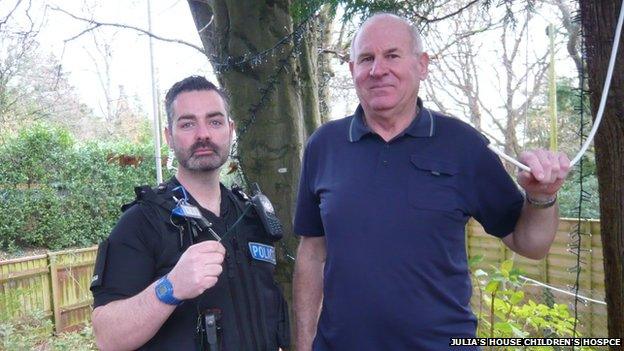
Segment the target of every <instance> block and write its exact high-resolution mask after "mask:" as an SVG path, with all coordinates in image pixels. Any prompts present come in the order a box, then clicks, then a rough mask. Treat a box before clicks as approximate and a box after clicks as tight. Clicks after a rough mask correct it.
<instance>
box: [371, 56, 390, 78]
mask: <svg viewBox="0 0 624 351" xmlns="http://www.w3.org/2000/svg"><path fill="white" fill-rule="evenodd" d="M386 73H388V66H387V65H386V63H385V62H384V60H383V59H381V58H376V59H375V61H373V65H372V66H371V70H370V72H369V74H370V76H371V77H381V76H383V75H385V74H386Z"/></svg>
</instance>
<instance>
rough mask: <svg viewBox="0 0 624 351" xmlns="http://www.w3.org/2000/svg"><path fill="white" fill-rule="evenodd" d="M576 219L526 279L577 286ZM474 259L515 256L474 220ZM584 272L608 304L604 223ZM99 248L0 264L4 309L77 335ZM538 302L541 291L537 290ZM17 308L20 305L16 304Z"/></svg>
mask: <svg viewBox="0 0 624 351" xmlns="http://www.w3.org/2000/svg"><path fill="white" fill-rule="evenodd" d="M576 223H577V222H576V220H562V221H561V223H560V225H559V229H558V233H557V237H556V239H555V242H554V244H553V246H552V249H551V251H550V253H549V254H548V256H547V257H546V259H544V260H542V261H533V260H529V259H525V258H522V257H520V256H516V257H515V266H516V267H519V268H520V269H522V270H523V271H524V272H526V274H525V275H526V276H527V277H529V278H533V279H536V280H539V281H541V282H543V283H546V284H549V285H552V286H556V287H559V288H562V289H564V290H567V289H568V287H570V286H573V285H574V282H575V279H576V272H574V271H571V268H572V267H575V265H576V257H575V256H574V255H573V254H572V253H571V252H569V244H570V243H571V238H570V236H569V233H570V232H571V231H572V229H574V226H575V225H576ZM466 232H467V240H466V244H467V249H468V255H469V257H474V256H476V255H483V257H484V259H483V261H482V262H481V263H480V266H481V267H482V268H486V269H487V268H490V266H492V265H494V266H497V265H498V263H500V262H501V261H502V260H504V259H508V258H511V257H512V252H511V251H509V250H508V249H507V248H506V247H505V246H504V245H503V244H502V243H501V241H500V240H499V239H497V238H494V237H492V236H489V235H487V234H485V232H484V231H483V228H482V227H481V226H480V225H479V224H478V223H477V222H474V221H471V222H470V223H469V224H468V226H467V230H466ZM581 232H582V233H583V236H582V250H581V261H582V262H583V263H582V267H583V269H582V270H581V276H580V289H581V294H582V295H585V296H587V297H590V298H593V299H596V300H600V301H604V273H603V266H602V245H601V241H600V222H599V221H596V220H585V221H582V222H581ZM96 250H97V247H91V248H87V249H81V250H73V251H63V252H51V253H48V254H45V255H40V256H34V257H27V258H20V259H14V260H9V261H5V262H0V310H4V311H10V312H11V313H13V314H18V313H20V312H21V311H35V310H39V311H44V312H45V313H46V314H47V315H48V316H49V317H50V318H52V320H53V322H54V326H55V330H56V331H57V332H60V331H68V330H73V329H75V328H78V327H80V326H81V325H82V324H83V323H84V322H85V321H88V320H89V318H90V314H91V302H92V298H91V292H90V291H89V285H90V281H91V276H92V272H93V265H94V263H95V257H96ZM533 290H534V294H533V295H534V297H535V298H536V299H537V300H539V299H540V294H541V289H533ZM553 293H554V295H555V298H556V302H558V303H570V304H571V303H572V301H573V298H572V297H569V296H566V295H564V294H561V293H558V292H556V291H555V292H553ZM16 299H17V300H18V303H17V304H16V303H15V300H16ZM606 314H607V312H606V306H604V305H600V304H595V303H588V304H579V316H580V318H579V319H580V321H581V325H580V330H581V332H582V333H583V335H585V336H593V337H606V336H607V335H606V334H607V324H606V321H607V316H606Z"/></svg>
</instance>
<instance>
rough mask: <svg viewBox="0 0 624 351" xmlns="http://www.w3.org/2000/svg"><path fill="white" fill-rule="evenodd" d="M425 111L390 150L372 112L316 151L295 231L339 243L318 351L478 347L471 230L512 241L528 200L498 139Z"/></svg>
mask: <svg viewBox="0 0 624 351" xmlns="http://www.w3.org/2000/svg"><path fill="white" fill-rule="evenodd" d="M418 106H419V112H418V114H417V115H416V117H415V118H414V120H413V122H412V123H411V124H410V125H409V126H408V127H407V128H406V129H405V131H403V132H402V133H401V134H399V135H398V136H396V137H395V138H394V139H392V140H391V141H389V142H386V141H384V140H383V139H382V138H381V137H380V136H378V135H377V134H375V133H373V132H372V131H371V130H370V129H369V128H368V127H367V126H366V123H365V122H364V119H363V110H362V109H361V107H358V109H357V110H356V112H355V114H354V115H353V116H349V117H346V118H343V119H340V120H336V121H331V122H328V123H326V124H324V125H323V126H322V127H320V128H319V129H318V130H317V131H316V132H315V133H314V134H313V135H312V136H311V137H310V139H309V141H308V144H307V147H306V150H305V153H304V159H303V165H302V172H301V180H300V185H299V197H298V199H297V206H296V215H295V227H294V230H295V232H296V233H297V234H299V235H303V236H323V235H324V236H325V239H326V243H327V261H326V263H325V268H324V284H323V285H324V286H323V294H324V297H323V305H322V311H321V316H320V320H319V324H318V331H317V335H316V338H315V340H314V347H313V350H315V351H321V350H359V351H365V350H371V351H372V350H393V351H398V350H410V351H413V350H446V349H448V348H449V342H450V340H449V338H452V337H453V338H456V337H473V336H474V333H475V329H476V324H477V321H476V318H475V317H474V315H473V314H472V312H471V310H470V305H469V304H470V296H471V293H472V289H471V283H470V277H469V271H468V265H467V257H466V249H465V233H464V227H465V225H466V222H467V221H468V219H469V218H470V217H474V218H476V219H477V220H478V221H479V222H480V223H481V224H482V225H483V226H484V228H485V229H486V231H487V232H488V233H490V234H492V235H495V236H498V237H504V236H506V235H508V234H509V233H511V232H512V231H513V228H514V227H515V225H516V222H517V220H518V217H519V215H520V211H521V208H522V205H523V201H524V199H523V196H522V194H521V193H520V191H519V189H518V187H517V186H516V185H515V183H514V181H513V180H512V179H511V178H510V177H509V175H508V174H507V173H506V172H505V169H504V168H503V166H502V164H501V162H500V160H499V158H498V156H496V155H495V154H493V153H492V152H491V151H490V150H489V149H488V148H487V143H488V141H487V139H485V138H484V137H483V136H482V135H481V134H480V133H479V132H477V131H476V130H474V129H473V128H472V127H470V126H469V125H467V124H466V123H463V122H461V121H459V120H458V119H455V118H451V117H446V116H443V115H441V114H439V113H436V112H433V111H431V110H429V109H426V108H424V107H423V106H422V102H421V101H420V99H419V101H418ZM454 350H459V348H454Z"/></svg>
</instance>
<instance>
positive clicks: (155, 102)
mask: <svg viewBox="0 0 624 351" xmlns="http://www.w3.org/2000/svg"><path fill="white" fill-rule="evenodd" d="M150 3H151V0H147V30H148V31H149V32H150V33H151V32H152V9H151V6H150ZM149 51H150V69H151V75H152V115H153V118H154V160H155V161H156V184H160V183H162V180H163V179H162V164H161V156H160V133H161V131H160V118H159V114H160V113H159V110H158V93H157V91H156V77H155V74H154V46H153V43H152V37H151V36H149Z"/></svg>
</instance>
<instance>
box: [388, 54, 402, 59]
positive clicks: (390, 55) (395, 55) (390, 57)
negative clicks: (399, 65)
mask: <svg viewBox="0 0 624 351" xmlns="http://www.w3.org/2000/svg"><path fill="white" fill-rule="evenodd" d="M386 58H389V59H396V58H399V55H397V54H388V55H386Z"/></svg>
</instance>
